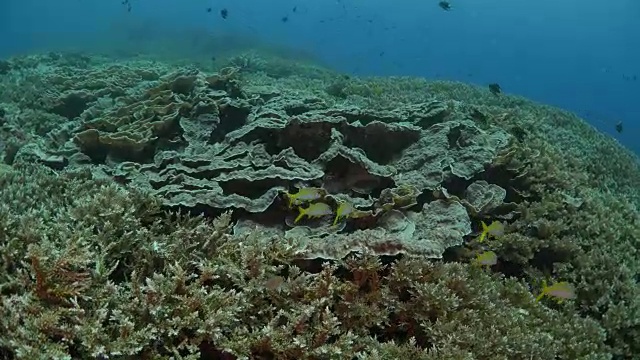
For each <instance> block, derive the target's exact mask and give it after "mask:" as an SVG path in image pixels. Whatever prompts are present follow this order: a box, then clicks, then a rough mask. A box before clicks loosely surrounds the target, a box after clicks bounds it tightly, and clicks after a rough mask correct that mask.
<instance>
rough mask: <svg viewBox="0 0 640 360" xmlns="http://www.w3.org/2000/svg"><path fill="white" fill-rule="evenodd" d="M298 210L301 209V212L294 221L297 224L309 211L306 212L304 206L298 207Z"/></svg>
mask: <svg viewBox="0 0 640 360" xmlns="http://www.w3.org/2000/svg"><path fill="white" fill-rule="evenodd" d="M298 211H299V212H300V213H299V214H298V216H297V217H296V219H295V220H293V223H294V224H297V223H298V221H300V220H301V219H302V218H303V217H304V215H305V214H306V213H307V212H306V211H305V210H304V209H303V208H302V207H299V208H298Z"/></svg>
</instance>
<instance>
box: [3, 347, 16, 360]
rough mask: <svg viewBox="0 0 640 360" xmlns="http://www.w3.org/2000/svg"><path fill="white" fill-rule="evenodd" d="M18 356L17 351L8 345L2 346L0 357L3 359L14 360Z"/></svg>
mask: <svg viewBox="0 0 640 360" xmlns="http://www.w3.org/2000/svg"><path fill="white" fill-rule="evenodd" d="M15 358H16V356H15V353H14V352H13V351H11V350H10V349H8V348H6V347H0V359H2V360H14V359H15Z"/></svg>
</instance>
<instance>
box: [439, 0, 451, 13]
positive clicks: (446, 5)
mask: <svg viewBox="0 0 640 360" xmlns="http://www.w3.org/2000/svg"><path fill="white" fill-rule="evenodd" d="M438 6H440V7H441V8H442V10H444V11H449V10H451V3H449V2H448V1H440V2H439V3H438Z"/></svg>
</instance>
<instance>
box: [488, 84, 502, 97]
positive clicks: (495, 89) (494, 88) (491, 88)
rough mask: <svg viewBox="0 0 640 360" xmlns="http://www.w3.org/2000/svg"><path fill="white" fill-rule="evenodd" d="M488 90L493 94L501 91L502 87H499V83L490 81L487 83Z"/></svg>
mask: <svg viewBox="0 0 640 360" xmlns="http://www.w3.org/2000/svg"><path fill="white" fill-rule="evenodd" d="M489 91H491V93H492V94H493V95H498V94H500V93H501V92H502V89H501V88H500V84H498V83H492V84H489Z"/></svg>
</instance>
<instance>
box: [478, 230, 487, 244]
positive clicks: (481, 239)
mask: <svg viewBox="0 0 640 360" xmlns="http://www.w3.org/2000/svg"><path fill="white" fill-rule="evenodd" d="M486 236H487V233H486V231H483V232H482V233H481V234H480V237H479V238H478V242H479V243H481V242H483V241H484V238H485V237H486Z"/></svg>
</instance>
